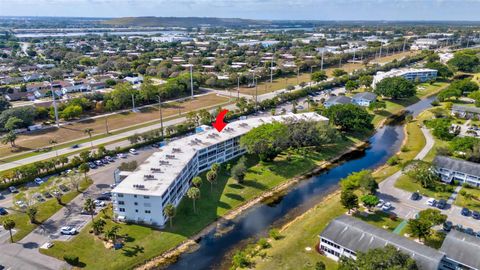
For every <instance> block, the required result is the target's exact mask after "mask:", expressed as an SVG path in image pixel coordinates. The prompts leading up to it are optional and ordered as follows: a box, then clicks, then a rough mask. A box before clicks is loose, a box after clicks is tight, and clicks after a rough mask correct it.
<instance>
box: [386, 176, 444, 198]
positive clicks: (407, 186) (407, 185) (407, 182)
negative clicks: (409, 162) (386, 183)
mask: <svg viewBox="0 0 480 270" xmlns="http://www.w3.org/2000/svg"><path fill="white" fill-rule="evenodd" d="M438 185H442V184H438ZM395 187H397V188H401V189H403V190H406V191H409V192H414V191H419V192H420V194H422V195H424V196H427V197H432V198H435V199H437V200H439V199H445V200H447V199H448V198H449V197H450V195H452V192H451V191H440V190H433V189H426V188H424V187H422V186H421V185H420V184H419V183H416V182H414V181H413V179H411V178H410V177H408V176H407V175H402V176H400V178H398V180H397V182H396V183H395Z"/></svg>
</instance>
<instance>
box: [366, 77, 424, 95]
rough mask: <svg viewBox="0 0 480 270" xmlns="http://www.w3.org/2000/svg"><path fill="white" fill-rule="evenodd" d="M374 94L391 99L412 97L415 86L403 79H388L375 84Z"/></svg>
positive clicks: (414, 92)
mask: <svg viewBox="0 0 480 270" xmlns="http://www.w3.org/2000/svg"><path fill="white" fill-rule="evenodd" d="M374 92H375V94H377V95H381V96H384V97H389V98H392V99H399V98H408V97H413V96H414V95H415V94H416V92H417V90H416V88H415V84H414V83H413V82H411V81H409V80H407V79H405V78H403V77H390V78H385V79H383V80H381V81H380V82H379V83H377V84H376V86H375V90H374Z"/></svg>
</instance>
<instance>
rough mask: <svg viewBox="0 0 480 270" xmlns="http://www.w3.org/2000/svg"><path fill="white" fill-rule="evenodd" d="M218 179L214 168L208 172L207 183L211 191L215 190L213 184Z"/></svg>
mask: <svg viewBox="0 0 480 270" xmlns="http://www.w3.org/2000/svg"><path fill="white" fill-rule="evenodd" d="M216 179H217V172H216V171H214V170H213V168H212V169H211V170H210V171H208V172H207V181H208V182H209V183H210V191H212V189H213V183H214V182H215V180H216Z"/></svg>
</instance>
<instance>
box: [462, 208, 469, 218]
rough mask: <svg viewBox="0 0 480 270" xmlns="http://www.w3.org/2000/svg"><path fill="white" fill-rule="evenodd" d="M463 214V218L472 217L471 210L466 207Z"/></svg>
mask: <svg viewBox="0 0 480 270" xmlns="http://www.w3.org/2000/svg"><path fill="white" fill-rule="evenodd" d="M461 214H462V216H469V215H470V210H468V208H466V207H464V208H462V212H461Z"/></svg>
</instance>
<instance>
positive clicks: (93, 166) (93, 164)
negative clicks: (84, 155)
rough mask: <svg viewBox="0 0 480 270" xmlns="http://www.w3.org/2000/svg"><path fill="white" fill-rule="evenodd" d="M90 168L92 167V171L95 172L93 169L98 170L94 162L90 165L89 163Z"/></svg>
mask: <svg viewBox="0 0 480 270" xmlns="http://www.w3.org/2000/svg"><path fill="white" fill-rule="evenodd" d="M88 167H90V169H92V170H93V169H96V168H97V165H95V163H93V162H89V163H88Z"/></svg>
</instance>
